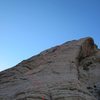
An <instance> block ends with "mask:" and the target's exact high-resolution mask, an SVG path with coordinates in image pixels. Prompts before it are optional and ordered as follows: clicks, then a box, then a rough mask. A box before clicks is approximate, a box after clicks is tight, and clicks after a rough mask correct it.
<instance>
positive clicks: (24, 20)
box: [0, 0, 100, 71]
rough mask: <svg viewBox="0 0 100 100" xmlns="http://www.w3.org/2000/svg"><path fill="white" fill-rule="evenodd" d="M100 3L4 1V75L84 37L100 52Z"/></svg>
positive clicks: (0, 38) (0, 42) (0, 1)
mask: <svg viewBox="0 0 100 100" xmlns="http://www.w3.org/2000/svg"><path fill="white" fill-rule="evenodd" d="M99 27H100V1H99V0H9V1H8V0H0V46H1V48H0V71H2V70H5V69H7V68H10V67H13V66H15V65H16V64H18V63H19V62H21V61H22V60H25V59H28V58H29V57H31V56H33V55H36V54H38V53H40V52H42V51H43V50H45V49H48V48H51V47H54V46H56V45H60V44H62V43H64V42H67V41H71V40H74V39H75V40H77V39H80V38H84V37H88V36H90V37H93V38H94V41H95V43H96V44H97V45H98V47H99V48H100V39H99V37H100V30H99Z"/></svg>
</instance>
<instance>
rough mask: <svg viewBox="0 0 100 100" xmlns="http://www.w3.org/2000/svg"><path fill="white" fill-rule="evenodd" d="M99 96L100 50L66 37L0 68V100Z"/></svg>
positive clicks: (88, 39)
mask: <svg viewBox="0 0 100 100" xmlns="http://www.w3.org/2000/svg"><path fill="white" fill-rule="evenodd" d="M43 99H44V100H100V50H99V49H98V48H97V46H96V44H95V43H94V40H93V38H91V37H86V38H81V39H79V40H73V41H68V42H66V43H64V44H62V45H58V46H56V47H53V48H50V49H48V50H45V51H43V52H41V53H40V54H38V55H36V56H33V57H31V58H29V59H27V60H24V61H22V62H20V63H19V64H18V65H16V66H15V67H12V68H10V69H8V70H5V71H2V72H0V100H43Z"/></svg>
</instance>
